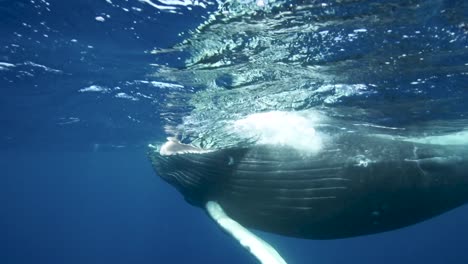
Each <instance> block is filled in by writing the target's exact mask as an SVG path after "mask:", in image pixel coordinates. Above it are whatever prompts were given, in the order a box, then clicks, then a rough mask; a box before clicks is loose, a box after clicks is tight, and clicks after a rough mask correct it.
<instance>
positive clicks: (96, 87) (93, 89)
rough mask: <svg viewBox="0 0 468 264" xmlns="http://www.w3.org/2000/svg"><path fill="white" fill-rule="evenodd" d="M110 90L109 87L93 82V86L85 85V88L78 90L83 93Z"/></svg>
mask: <svg viewBox="0 0 468 264" xmlns="http://www.w3.org/2000/svg"><path fill="white" fill-rule="evenodd" d="M109 90H110V89H109V88H106V87H102V86H99V85H94V84H93V85H91V86H88V87H85V88H82V89H80V90H78V92H81V93H87V92H88V93H89V92H103V93H105V92H108V91H109Z"/></svg>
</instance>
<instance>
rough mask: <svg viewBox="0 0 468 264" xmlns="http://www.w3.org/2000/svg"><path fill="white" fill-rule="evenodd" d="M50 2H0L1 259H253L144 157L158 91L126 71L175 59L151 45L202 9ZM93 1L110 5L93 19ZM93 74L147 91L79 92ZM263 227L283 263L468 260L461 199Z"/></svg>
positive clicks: (141, 74) (160, 43)
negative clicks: (405, 212)
mask: <svg viewBox="0 0 468 264" xmlns="http://www.w3.org/2000/svg"><path fill="white" fill-rule="evenodd" d="M114 2H116V3H117V1H114ZM49 3H50V4H49V5H47V4H45V2H44V1H35V2H34V3H33V2H32V1H0V33H1V36H2V37H1V38H0V62H5V63H11V64H14V65H15V66H14V67H13V68H11V69H10V68H8V69H6V70H0V92H1V95H0V263H8V264H10V263H189V262H191V263H255V262H254V260H253V259H252V258H251V257H250V256H249V255H247V254H246V253H245V252H244V250H243V249H242V248H241V247H240V246H238V245H237V243H236V242H235V241H233V240H231V238H229V237H228V236H226V235H225V234H224V233H223V232H221V231H220V230H219V229H218V227H216V226H215V225H214V224H213V223H212V221H211V220H210V219H209V218H208V217H207V215H206V214H205V213H204V212H203V211H202V210H199V209H197V208H193V207H191V206H189V205H188V204H187V203H186V202H185V201H184V200H183V199H182V197H181V196H180V195H179V194H178V193H177V192H176V191H175V190H174V189H173V188H172V187H171V186H169V185H168V184H166V183H164V182H163V181H162V180H160V179H159V178H158V177H157V176H156V175H155V174H154V172H153V171H152V169H151V167H150V163H149V161H148V159H147V157H146V152H147V151H148V149H147V148H146V144H147V143H148V142H149V141H150V140H152V139H161V138H164V134H163V132H162V128H161V123H160V119H159V118H160V117H159V115H158V111H157V109H155V107H156V106H157V104H156V103H155V101H157V100H158V91H157V90H155V89H154V88H152V87H148V86H145V85H144V84H135V83H134V82H132V81H134V80H152V79H151V77H149V76H148V73H149V72H150V71H151V69H152V66H150V65H149V64H150V63H155V62H156V63H159V64H164V63H168V64H169V65H172V66H177V65H178V64H180V63H181V62H180V61H178V60H174V59H173V58H171V57H168V58H167V60H166V61H164V60H163V59H161V57H158V58H156V57H155V56H153V55H152V54H150V53H149V51H150V50H152V49H153V48H167V47H170V46H171V45H173V44H175V43H177V42H179V41H181V40H182V39H183V36H179V35H178V33H179V32H185V31H187V30H189V29H193V28H194V27H196V26H197V25H198V24H199V23H200V22H201V21H202V18H201V17H200V15H201V14H203V13H204V12H205V11H204V10H202V9H199V8H194V10H193V12H191V15H190V16H182V15H175V14H170V13H165V12H159V11H157V10H156V9H154V8H152V7H150V6H148V5H145V4H143V3H140V2H138V1H133V2H130V3H129V2H126V1H121V3H120V2H119V4H121V5H122V6H129V7H131V6H135V7H138V8H142V11H141V12H140V11H138V12H124V11H122V10H121V8H116V7H113V6H111V5H109V4H108V3H107V2H106V1H104V0H103V1H91V0H89V1H49ZM47 7H49V9H50V11H47V10H46V8H47ZM181 12H183V13H186V12H187V11H186V10H185V11H181ZM102 13H105V14H109V15H110V16H111V17H110V18H108V19H106V21H105V22H99V21H96V20H95V17H96V16H99V15H102ZM133 21H136V23H134V22H133ZM23 23H25V24H26V26H25V25H23ZM41 23H43V24H41ZM131 26H134V27H135V30H130V29H128V28H129V27H131ZM126 28H127V29H126ZM36 31H37V32H36ZM44 34H46V35H47V37H45V36H44ZM137 37H138V38H137ZM73 39H76V40H77V41H76V42H73V41H71V40H73ZM88 46H92V48H90V47H88ZM28 62H33V63H35V64H40V65H44V66H47V67H48V69H49V70H45V69H44V68H42V67H38V66H34V64H31V63H28ZM50 69H57V70H60V73H57V72H54V71H51V70H50ZM128 81H130V83H127V82H128ZM90 85H101V86H104V87H110V88H115V87H121V90H119V91H125V92H127V93H128V94H130V95H132V93H133V95H135V94H136V91H139V92H141V93H145V94H147V95H150V97H151V99H148V100H145V98H144V97H141V98H140V99H139V100H138V101H131V100H125V99H122V98H116V97H115V96H113V95H114V94H110V95H106V94H87V93H80V92H78V90H79V89H82V88H85V87H88V86H90ZM129 116H130V117H129ZM73 118H78V119H79V121H78V122H75V121H74V120H75V119H73ZM135 120H136V121H135ZM260 235H261V236H262V237H264V238H265V239H266V240H267V241H269V242H271V243H272V244H273V245H274V246H276V247H277V249H278V251H279V252H281V253H282V255H283V256H284V257H285V259H287V260H288V261H289V263H318V264H326V263H361V264H365V263H429V264H431V263H454V264H455V263H468V254H467V253H466V249H467V245H468V207H466V206H465V207H461V208H458V209H456V210H454V211H451V212H448V213H446V214H444V215H442V216H440V217H437V218H434V219H431V220H429V221H426V222H424V223H421V224H418V225H415V226H411V227H408V228H404V229H401V230H397V231H394V232H388V233H384V234H378V235H372V236H366V237H359V238H353V239H344V240H334V241H312V240H310V241H309V240H300V239H292V238H286V237H279V236H275V235H271V234H264V233H260Z"/></svg>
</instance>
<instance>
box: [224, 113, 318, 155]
mask: <svg viewBox="0 0 468 264" xmlns="http://www.w3.org/2000/svg"><path fill="white" fill-rule="evenodd" d="M323 119H325V117H324V116H322V115H320V114H319V113H317V112H312V111H307V112H284V111H272V112H264V113H255V114H251V115H248V116H247V117H245V118H243V119H239V120H236V121H234V122H233V123H232V125H231V130H232V131H234V132H235V133H236V134H238V135H239V136H241V137H244V138H247V139H252V138H254V139H256V140H257V141H256V142H257V144H269V145H281V146H288V147H292V148H295V149H297V150H301V151H305V152H308V153H313V154H315V153H317V152H319V151H320V150H321V149H322V146H323V143H324V142H323V141H324V135H323V134H320V133H318V132H317V131H316V130H315V127H316V126H317V124H318V123H319V122H321V121H323Z"/></svg>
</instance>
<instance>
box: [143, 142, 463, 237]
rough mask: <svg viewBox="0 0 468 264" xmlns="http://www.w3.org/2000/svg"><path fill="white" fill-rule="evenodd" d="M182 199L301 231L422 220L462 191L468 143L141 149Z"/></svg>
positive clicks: (358, 229)
mask: <svg viewBox="0 0 468 264" xmlns="http://www.w3.org/2000/svg"><path fill="white" fill-rule="evenodd" d="M150 158H151V160H152V163H153V166H154V169H155V170H156V172H157V174H158V175H160V176H161V177H162V178H163V179H164V180H166V181H167V182H169V183H170V184H172V185H173V186H175V187H176V188H177V189H178V190H179V191H180V192H181V193H182V194H183V195H184V197H185V199H186V200H187V201H188V202H190V203H191V204H193V205H195V206H199V207H202V208H203V207H204V205H205V203H206V202H207V201H210V200H212V201H217V202H218V203H219V204H220V205H221V206H222V207H223V208H224V210H225V211H226V213H227V214H228V215H229V216H230V217H232V218H233V219H236V220H237V221H238V222H239V223H240V224H242V225H244V226H246V227H250V228H255V229H259V230H263V231H268V232H273V233H277V234H282V235H287V236H294V237H300V238H308V239H335V238H345V237H352V236H359V235H366V234H373V233H378V232H384V231H389V230H393V229H397V228H401V227H405V226H408V225H412V224H415V223H418V222H421V221H424V220H426V219H428V218H431V217H433V216H436V215H439V214H441V213H444V212H446V211H448V210H451V209H453V208H455V207H458V206H461V205H463V204H464V203H466V202H467V201H468V147H467V146H442V145H427V144H420V143H413V142H406V141H399V140H392V139H385V138H379V137H372V136H364V135H362V136H359V135H342V136H338V137H336V138H334V139H333V140H330V142H328V143H326V144H325V145H324V147H323V149H322V150H321V151H320V152H318V153H316V154H304V152H301V151H298V150H296V149H294V148H290V147H285V146H278V145H276V146H275V145H257V146H253V147H249V148H229V149H221V150H216V151H213V152H208V153H200V154H196V153H185V154H173V155H161V154H159V152H152V153H151V154H150Z"/></svg>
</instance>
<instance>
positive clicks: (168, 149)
mask: <svg viewBox="0 0 468 264" xmlns="http://www.w3.org/2000/svg"><path fill="white" fill-rule="evenodd" d="M209 152H212V150H208V149H202V148H199V147H196V146H193V145H190V144H184V143H182V142H180V141H179V140H178V139H177V138H175V137H168V138H167V141H166V143H164V144H163V145H162V146H161V147H160V149H159V154H160V155H161V156H172V155H181V154H204V153H209Z"/></svg>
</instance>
